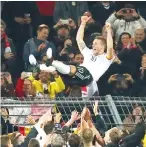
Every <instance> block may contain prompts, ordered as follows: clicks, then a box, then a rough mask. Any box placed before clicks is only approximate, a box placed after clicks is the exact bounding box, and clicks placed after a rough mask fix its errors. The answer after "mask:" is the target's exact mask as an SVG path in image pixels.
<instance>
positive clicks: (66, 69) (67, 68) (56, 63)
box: [52, 61, 70, 74]
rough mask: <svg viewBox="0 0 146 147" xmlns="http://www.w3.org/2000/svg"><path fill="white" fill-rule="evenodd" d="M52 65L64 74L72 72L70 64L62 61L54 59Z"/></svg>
mask: <svg viewBox="0 0 146 147" xmlns="http://www.w3.org/2000/svg"><path fill="white" fill-rule="evenodd" d="M52 66H54V67H55V68H56V69H57V70H58V71H59V72H60V73H62V74H70V66H69V65H66V64H64V63H62V62H60V61H53V62H52Z"/></svg>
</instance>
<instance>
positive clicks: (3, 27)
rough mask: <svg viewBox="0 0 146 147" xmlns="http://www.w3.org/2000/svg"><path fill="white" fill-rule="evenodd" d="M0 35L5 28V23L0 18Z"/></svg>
mask: <svg viewBox="0 0 146 147" xmlns="http://www.w3.org/2000/svg"><path fill="white" fill-rule="evenodd" d="M0 28H1V31H0V32H1V36H2V35H3V34H4V32H5V29H6V24H5V22H4V21H3V20H2V19H1V27H0Z"/></svg>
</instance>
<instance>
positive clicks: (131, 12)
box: [116, 8, 139, 17]
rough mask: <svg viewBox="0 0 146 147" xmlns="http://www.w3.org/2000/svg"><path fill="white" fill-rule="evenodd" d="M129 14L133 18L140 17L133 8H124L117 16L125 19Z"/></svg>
mask: <svg viewBox="0 0 146 147" xmlns="http://www.w3.org/2000/svg"><path fill="white" fill-rule="evenodd" d="M127 14H131V16H133V17H138V16H139V15H138V14H137V12H136V11H135V9H131V8H122V9H121V10H119V11H118V12H117V13H116V15H117V16H118V17H123V16H126V15H127Z"/></svg>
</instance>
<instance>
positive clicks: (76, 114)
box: [71, 110, 81, 121]
mask: <svg viewBox="0 0 146 147" xmlns="http://www.w3.org/2000/svg"><path fill="white" fill-rule="evenodd" d="M80 118H81V116H80V115H79V113H78V112H77V111H76V110H74V111H73V112H72V113H71V119H72V120H74V121H76V120H78V119H80Z"/></svg>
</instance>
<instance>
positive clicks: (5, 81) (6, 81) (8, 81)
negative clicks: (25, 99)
mask: <svg viewBox="0 0 146 147" xmlns="http://www.w3.org/2000/svg"><path fill="white" fill-rule="evenodd" d="M1 96H2V97H15V89H14V85H13V83H12V78H11V75H10V74H9V73H8V72H5V73H1Z"/></svg>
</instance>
